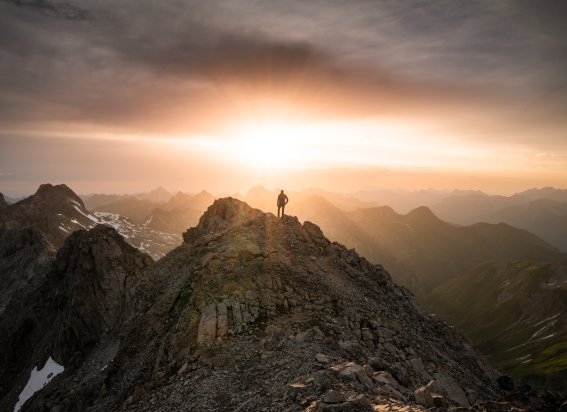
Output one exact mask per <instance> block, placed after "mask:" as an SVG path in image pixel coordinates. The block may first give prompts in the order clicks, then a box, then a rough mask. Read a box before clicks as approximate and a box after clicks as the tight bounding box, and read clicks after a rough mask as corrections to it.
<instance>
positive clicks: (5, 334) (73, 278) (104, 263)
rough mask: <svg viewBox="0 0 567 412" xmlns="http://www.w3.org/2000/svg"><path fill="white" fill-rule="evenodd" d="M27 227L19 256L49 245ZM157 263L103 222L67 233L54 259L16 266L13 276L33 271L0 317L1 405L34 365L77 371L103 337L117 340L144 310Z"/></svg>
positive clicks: (10, 398) (11, 397)
mask: <svg viewBox="0 0 567 412" xmlns="http://www.w3.org/2000/svg"><path fill="white" fill-rule="evenodd" d="M21 232H22V233H21V235H20V237H24V240H26V241H27V244H26V245H27V249H25V250H23V251H22V252H21V254H23V255H25V256H28V257H31V256H33V255H34V253H35V251H34V250H29V249H30V248H36V249H38V248H39V249H40V251H43V249H45V246H44V242H43V239H42V237H41V235H40V234H39V233H38V232H33V231H31V230H30V229H24V230H21ZM1 239H2V238H1V237H0V240H1ZM10 239H11V240H12V242H14V239H16V237H15V236H11V237H10ZM42 242H43V243H42ZM20 243H23V242H20ZM2 244H3V243H0V245H2ZM4 244H5V243H4ZM7 249H8V248H6V247H5V248H3V251H6V250H7ZM38 256H43V255H41V254H39V255H38ZM47 258H48V257H42V258H41V259H47ZM0 262H5V259H4V258H3V259H0ZM152 266H153V261H152V259H151V258H150V257H149V256H147V255H145V254H143V253H141V252H139V251H137V250H136V249H134V248H133V247H132V246H130V245H128V244H127V243H126V242H125V241H124V239H123V238H122V237H121V236H120V235H119V234H118V233H117V232H116V230H114V229H112V228H110V227H107V226H103V225H99V226H96V227H95V228H94V229H92V230H90V231H84V230H80V231H77V232H75V233H73V234H72V235H71V236H69V238H68V239H67V240H66V241H65V243H64V244H63V246H62V248H61V249H60V250H59V252H58V253H57V256H56V258H55V259H54V260H53V259H52V260H49V261H47V262H39V261H38V259H36V260H34V261H33V262H32V263H31V264H28V265H27V266H25V268H26V270H22V266H17V267H15V269H14V271H13V273H14V275H15V276H20V277H23V276H27V273H31V275H29V276H32V277H31V280H29V281H28V280H27V278H24V279H21V278H20V279H18V280H17V281H19V282H20V283H25V282H27V286H21V287H20V288H19V289H18V290H17V295H18V296H14V295H16V293H14V294H12V296H10V297H11V299H10V300H8V303H7V305H6V308H5V310H4V311H3V312H2V314H1V316H0V353H1V354H2V355H1V356H0V369H1V370H2V377H1V380H0V399H2V400H1V401H0V409H1V410H5V409H6V405H11V406H13V404H14V403H15V400H17V397H18V394H19V392H20V391H21V390H22V388H23V386H24V385H25V383H26V381H27V379H28V378H29V373H30V371H31V370H32V369H33V367H34V365H38V364H43V362H45V360H46V359H47V358H48V357H52V358H54V359H55V360H56V361H57V362H58V363H60V364H62V365H64V366H65V368H66V369H67V370H68V371H69V373H72V372H73V371H74V370H75V369H77V368H78V367H79V366H80V365H81V363H82V361H83V360H84V359H85V357H86V356H87V355H88V354H89V353H90V352H91V351H92V350H93V348H95V347H96V346H97V344H98V343H99V342H100V341H101V339H103V338H104V339H106V340H107V342H111V341H113V340H114V341H115V342H114V346H116V345H117V342H118V341H117V339H118V336H117V334H118V331H119V330H120V328H121V327H122V326H123V325H125V324H126V322H127V321H128V320H129V319H130V318H132V317H133V316H134V315H135V314H136V313H138V312H140V311H141V310H142V305H143V303H144V302H145V300H144V299H145V298H144V294H143V292H141V290H142V289H144V286H146V285H147V284H148V283H149V277H148V276H147V274H148V271H149V270H150V269H151V267H152ZM40 269H41V271H40ZM36 272H39V273H36ZM10 273H11V272H10ZM29 276H28V278H29ZM34 276H35V277H34ZM36 278H37V279H36ZM107 346H108V343H107ZM111 346H112V345H111Z"/></svg>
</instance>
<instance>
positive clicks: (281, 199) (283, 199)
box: [278, 190, 289, 217]
mask: <svg viewBox="0 0 567 412" xmlns="http://www.w3.org/2000/svg"><path fill="white" fill-rule="evenodd" d="M287 202H289V199H288V197H287V196H286V194H285V193H284V192H283V190H282V191H281V192H280V194H279V195H278V217H280V209H281V211H282V217H283V215H284V213H285V205H287Z"/></svg>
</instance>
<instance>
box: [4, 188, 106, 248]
mask: <svg viewBox="0 0 567 412" xmlns="http://www.w3.org/2000/svg"><path fill="white" fill-rule="evenodd" d="M93 223H96V219H94V218H93V217H91V216H89V213H88V212H87V210H86V209H85V206H84V204H83V201H82V200H81V198H80V197H79V196H77V195H76V194H75V193H74V192H73V191H72V190H71V189H70V188H69V187H67V186H66V185H56V186H53V185H51V184H43V185H41V186H40V187H39V189H38V190H37V192H36V193H35V194H34V195H32V196H29V197H27V198H25V199H23V200H20V201H19V202H17V203H15V204H13V205H9V206H8V207H6V208H4V209H2V212H1V213H0V229H4V230H6V229H14V228H22V227H28V228H33V229H35V230H38V231H39V232H41V233H42V234H43V236H44V238H45V240H46V241H48V242H49V243H51V244H52V245H53V246H54V247H55V248H59V247H61V245H62V244H63V242H64V241H65V239H66V238H67V236H68V235H69V234H70V233H72V232H73V231H75V230H77V229H81V228H83V229H86V228H89V227H91V226H92V225H93Z"/></svg>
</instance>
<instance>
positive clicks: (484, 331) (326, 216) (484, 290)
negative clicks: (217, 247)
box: [0, 185, 567, 398]
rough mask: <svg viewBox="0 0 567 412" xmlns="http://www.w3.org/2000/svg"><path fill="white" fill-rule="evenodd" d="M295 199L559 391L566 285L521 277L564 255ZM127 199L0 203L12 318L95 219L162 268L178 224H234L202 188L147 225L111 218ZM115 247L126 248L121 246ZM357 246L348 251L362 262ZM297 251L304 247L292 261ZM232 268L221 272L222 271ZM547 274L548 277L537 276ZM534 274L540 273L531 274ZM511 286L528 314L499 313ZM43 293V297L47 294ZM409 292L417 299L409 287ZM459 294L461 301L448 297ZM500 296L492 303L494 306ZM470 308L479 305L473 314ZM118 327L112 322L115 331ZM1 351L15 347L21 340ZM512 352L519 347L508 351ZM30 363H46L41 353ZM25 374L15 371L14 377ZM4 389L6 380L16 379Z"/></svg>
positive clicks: (497, 360)
mask: <svg viewBox="0 0 567 412" xmlns="http://www.w3.org/2000/svg"><path fill="white" fill-rule="evenodd" d="M289 194H290V198H291V200H292V201H291V202H290V204H289V205H288V206H289V207H288V209H287V210H286V212H288V213H289V214H297V215H298V216H299V217H300V218H301V220H305V221H308V220H310V221H314V222H317V224H318V225H320V227H321V228H322V229H323V231H324V232H325V233H326V234H327V236H329V238H331V239H332V240H336V241H340V242H341V243H343V244H344V245H346V246H347V247H349V248H353V249H356V251H357V252H358V253H360V254H361V255H362V256H365V257H366V258H367V259H368V260H369V261H370V262H373V263H377V264H380V265H383V267H385V268H386V269H387V270H388V271H389V272H390V273H391V274H392V278H393V280H394V281H395V282H397V283H402V284H404V285H406V286H407V287H409V288H410V290H411V291H412V292H413V293H415V294H416V295H417V297H418V299H419V301H420V303H423V304H424V305H425V306H426V307H427V309H428V310H429V311H431V312H433V313H435V314H436V315H437V316H439V317H440V318H442V319H445V320H447V321H449V322H450V323H452V324H455V325H457V326H458V327H459V329H461V330H462V331H463V332H464V333H465V334H466V335H467V336H468V338H469V339H471V341H472V342H474V343H475V345H477V346H478V348H479V349H480V351H481V352H482V353H484V354H486V355H487V356H488V358H489V360H490V361H491V362H492V363H493V364H494V365H496V366H497V367H498V368H499V369H500V370H502V371H505V372H506V373H510V374H511V375H513V376H515V377H516V378H521V379H524V380H525V381H530V382H536V383H539V384H543V385H546V386H548V387H556V388H557V387H558V385H557V382H562V381H561V380H560V379H564V373H565V370H566V369H567V368H566V367H565V364H564V356H565V347H564V345H563V343H562V342H564V340H565V336H564V332H562V328H563V329H564V323H563V322H562V321H561V319H562V318H561V315H560V314H561V313H564V309H565V307H564V306H565V305H564V302H565V298H564V296H563V295H562V294H561V293H564V286H561V285H563V284H562V283H561V281H559V283H557V284H558V285H560V286H559V287H558V288H557V290H555V289H553V288H551V289H550V287H549V283H550V282H548V281H547V279H548V277H549V276H548V277H546V276H539V277H538V276H536V274H537V273H539V272H540V271H539V269H538V270H523V269H517V270H515V269H514V268H516V267H517V268H524V267H532V266H533V267H537V268H547V267H552V268H561V267H563V266H561V264H560V263H558V262H561V261H562V260H561V259H562V256H561V254H560V253H559V252H558V250H557V249H555V248H553V247H552V246H551V245H549V244H547V243H546V242H545V241H543V240H541V239H539V238H538V237H537V236H535V235H533V234H531V233H528V232H526V231H525V230H520V229H517V228H514V227H511V226H509V225H506V224H487V223H479V224H474V225H470V226H459V225H455V224H451V223H447V222H444V221H443V220H441V219H439V218H438V217H436V216H435V214H434V213H433V212H432V211H431V210H430V209H429V208H427V207H418V208H416V209H414V210H412V211H410V212H409V213H407V214H405V215H404V214H398V213H396V212H395V211H394V210H393V209H392V208H390V207H385V206H381V207H379V206H372V205H373V203H367V202H362V201H359V200H354V201H351V198H350V197H348V196H344V195H336V194H329V192H324V191H319V190H308V191H303V192H298V193H293V192H292V193H289ZM536 195H537V193H536ZM466 196H467V195H463V196H462V197H464V198H466ZM239 197H240V198H241V199H242V200H245V201H246V202H248V203H250V204H251V205H254V206H258V207H260V208H265V210H267V211H273V209H274V207H273V203H274V199H275V192H271V191H268V190H266V189H263V188H261V187H256V188H254V189H253V190H251V191H250V192H249V193H247V194H246V195H244V196H239ZM127 200H128V198H126V197H124V198H121V199H119V200H118V201H114V200H113V201H110V202H109V203H107V204H106V205H102V206H99V207H98V209H101V210H98V211H95V212H92V213H91V212H89V211H88V210H87V209H86V208H85V206H84V204H83V203H82V201H81V199H80V198H79V197H78V196H77V195H76V194H75V193H74V192H73V191H72V190H71V189H69V188H68V187H67V186H65V185H58V186H52V185H42V186H40V188H39V189H38V191H37V192H36V194H34V195H32V196H30V197H29V198H26V199H24V200H22V201H20V202H17V203H15V204H12V205H4V206H3V207H2V206H0V207H1V209H0V210H1V211H0V235H1V236H0V242H1V243H0V252H1V253H2V255H1V256H4V257H6V258H1V259H0V270H1V271H2V284H3V288H2V294H0V299H1V302H2V303H3V305H2V310H3V311H5V310H6V308H7V307H12V308H16V307H21V306H10V305H15V303H13V299H12V298H13V297H18V298H17V299H16V302H19V300H18V299H20V297H21V295H25V296H27V295H28V294H29V293H30V292H29V290H28V289H29V288H31V289H34V288H36V287H40V285H42V284H43V285H45V284H46V283H45V282H47V280H46V279H51V280H50V281H49V282H48V283H53V282H52V280H53V278H52V277H50V276H51V275H50V273H51V272H50V269H49V268H50V267H51V266H50V264H48V262H51V261H53V260H54V256H55V253H57V251H59V252H61V250H62V247H63V245H64V243H65V242H66V241H67V240H66V239H67V238H68V237H69V235H70V234H71V233H75V232H77V233H83V231H84V230H90V231H89V232H87V233H91V232H92V230H93V228H95V226H96V225H97V224H100V223H102V224H106V225H109V226H112V227H114V228H116V230H117V231H118V232H119V233H120V234H121V235H122V236H123V237H124V240H125V241H126V242H128V243H130V244H131V245H133V246H135V247H136V248H138V249H139V250H140V251H141V252H148V253H149V254H150V255H151V256H152V257H153V258H154V259H155V260H158V259H159V261H158V263H159V262H161V259H165V257H164V256H165V255H167V256H170V254H171V253H174V252H170V251H171V250H172V249H175V248H176V247H177V246H178V245H179V244H180V243H181V236H180V235H179V234H180V233H181V232H182V231H183V230H184V229H182V230H180V228H187V227H189V226H195V225H196V227H197V229H198V230H196V231H195V230H193V232H191V231H190V232H191V233H193V234H190V233H185V235H184V236H185V238H186V243H191V242H193V240H194V239H193V238H195V237H201V236H205V237H210V236H213V238H214V236H216V235H214V233H216V231H218V230H220V229H219V228H217V227H216V225H217V224H220V225H221V226H223V227H224V225H226V224H228V223H226V221H227V220H228V221H230V222H231V223H230V224H229V225H234V224H235V223H234V220H235V217H234V216H232V217H231V216H229V217H227V216H225V214H226V213H227V212H222V211H217V212H215V213H213V214H212V215H209V217H206V216H207V215H206V214H205V215H204V216H202V213H203V212H202V211H204V210H205V209H206V208H207V205H210V204H211V203H212V202H213V196H212V195H210V194H208V193H207V192H202V193H199V194H197V195H189V194H184V193H181V192H179V193H177V194H176V195H174V196H172V197H171V198H169V200H167V201H166V202H162V203H157V202H156V203H154V204H155V205H157V206H156V208H155V209H153V210H151V211H150V215H149V216H145V217H144V218H142V219H141V220H143V222H142V223H140V220H138V222H135V221H134V219H133V218H128V217H125V216H122V215H120V214H117V213H113V212H110V211H108V210H112V209H111V208H112V207H115V205H116V203H118V204H121V205H130V207H131V208H132V209H133V210H129V208H128V207H125V210H124V213H135V212H136V211H135V208H136V205H138V204H140V202H143V203H144V204H146V203H147V202H152V201H148V200H140V199H134V198H130V200H132V201H131V202H127ZM535 201H536V202H537V200H535ZM231 202H237V201H236V200H231ZM333 202H335V203H336V204H335V203H333ZM231 204H232V203H231ZM235 204H236V205H238V206H234V205H233V206H234V207H233V208H228V209H230V210H232V209H235V210H237V211H245V213H244V216H245V217H246V216H248V215H249V214H252V215H254V214H255V213H261V212H259V211H255V212H250V210H251V209H249V208H247V206H246V207H244V206H242V205H240V203H235ZM338 205H341V207H338ZM105 206H107V207H108V209H107V211H103V209H104V207H105ZM227 207H228V206H227ZM221 209H222V208H221ZM239 213H240V212H239ZM199 216H202V217H201V221H203V220H204V221H203V222H201V221H200V220H199ZM219 216H220V217H219ZM256 216H260V215H256ZM265 216H266V219H267V218H268V217H270V216H272V217H273V215H271V214H267V215H265ZM146 218H147V219H146ZM270 219H271V217H270ZM286 219H288V218H287V217H286ZM289 219H291V218H289ZM276 221H277V220H276ZM214 222H217V223H214ZM222 222H225V223H222ZM221 223H222V224H221ZM305 224H306V225H307V227H310V226H309V225H308V224H307V223H305ZM199 228H200V229H199ZM158 229H163V231H161V230H158ZM221 229H222V228H221ZM224 229H226V228H224ZM224 229H223V230H224ZM202 230H204V231H205V232H202ZM98 233H99V234H101V233H104V236H100V238H106V239H114V240H113V242H114V241H116V242H117V240H116V239H117V238H116V237H115V236H114V235H112V234H110V233H107V232H98ZM195 233H197V235H195ZM73 236H75V235H73ZM85 236H86V235H85ZM93 236H94V235H93ZM118 237H119V238H120V239H122V238H121V237H120V236H118ZM77 238H78V239H80V237H77ZM97 239H98V237H97ZM270 239H271V238H270ZM270 241H272V240H270ZM239 242H240V241H239ZM246 242H247V241H244V243H246ZM236 243H238V242H236ZM225 246H226V247H227V248H228V249H226V252H222V253H230V250H231V248H232V247H233V246H230V244H227V245H225ZM339 246H340V245H339ZM262 247H263V246H262ZM120 249H121V250H123V248H122V247H120ZM353 249H351V250H350V251H348V252H349V253H351V254H355V255H356V252H355V251H354V250H353ZM175 250H178V249H175ZM301 252H302V251H301V250H299V251H298V252H297V253H301ZM121 253H124V252H121ZM288 257H289V256H288ZM204 259H205V260H206V259H208V258H204ZM238 259H240V260H242V259H243V261H246V259H247V258H246V257H245V256H240V255H239V257H238ZM315 259H316V260H317V259H318V258H317V257H315ZM240 260H239V261H240ZM518 262H519V263H518ZM236 263H238V262H236ZM164 264H165V263H164ZM530 265H532V266H530ZM150 266H152V263H151V262H148V264H147V267H148V268H149V267H150ZM158 266H159V265H158ZM90 267H92V266H90ZM502 268H505V270H504V269H502ZM232 269H233V268H231V267H225V269H222V270H232ZM175 270H181V269H180V267H178V269H175V268H174V267H173V266H172V267H171V271H172V272H174V271H175ZM553 270H554V271H555V272H556V273H559V275H553V276H555V277H557V276H559V277H560V276H561V275H560V274H561V273H564V272H561V270H559V269H553ZM544 272H545V271H543V269H542V273H544ZM555 272H554V273H555ZM545 273H547V272H545ZM530 274H532V275H533V276H532V277H530ZM164 276H165V275H164ZM553 276H552V277H553ZM504 278H506V279H512V280H515V281H516V283H513V285H514V286H513V287H510V288H509V289H510V291H511V292H509V293H508V294H507V295H506V296H507V299H508V301H510V302H513V304H512V303H510V305H511V306H512V307H514V308H517V307H520V308H522V309H521V310H519V309H517V310H515V311H514V310H512V311H510V310H509V305H508V304H504V305H500V302H501V300H502V297H501V292H502V291H501V289H502V285H503V284H505V280H503V279H504ZM462 279H465V280H462ZM155 282H157V281H156V280H155V276H153V275H152V276H151V277H150V278H149V280H147V281H144V285H145V286H144V288H145V289H147V290H146V291H144V292H135V293H143V294H146V293H150V294H151V292H149V290H150V289H151V287H152V286H151V285H153V284H155ZM148 285H150V286H148ZM43 290H44V292H42V293H47V292H45V289H43ZM401 290H405V289H403V288H402V289H401ZM468 290H474V291H475V293H476V294H475V293H468V294H467V291H468ZM132 293H134V292H132ZM403 293H410V292H409V291H407V290H405V292H403ZM30 296H35V295H33V294H32V295H30ZM64 296H71V295H69V294H68V295H64ZM455 296H462V298H459V299H453V298H454V297H455ZM487 296H491V298H487ZM494 296H497V297H496V298H492V297H494ZM530 296H532V297H531V298H530ZM553 296H556V297H553ZM548 298H549V299H548ZM34 299H35V298H34ZM137 299H138V298H137ZM530 299H531V300H530ZM142 300H143V299H142ZM542 301H545V302H547V305H545V310H544V309H543V306H542V307H540V308H539V309H541V310H536V309H538V302H542ZM475 302H483V305H480V306H478V305H477V306H474V303H475ZM526 302H528V303H529V304H528V303H526ZM20 305H21V302H20ZM288 305H289V302H288ZM530 305H532V306H530ZM540 306H541V305H540ZM471 307H475V308H476V309H475V310H470V308H471ZM477 309H478V310H477ZM42 310H44V309H42ZM46 310H47V309H46ZM50 310H51V309H49V310H47V311H48V312H49V311H50ZM73 310H74V309H73ZM36 312H37V311H36ZM40 312H41V311H40ZM134 312H135V311H134ZM134 312H132V313H134ZM1 313H2V312H0V319H1V317H2V315H1ZM128 313H130V312H128ZM558 314H559V315H558ZM469 315H470V316H469ZM556 315H557V316H556ZM4 316H6V313H5V314H4ZM26 316H27V315H26ZM46 316H47V315H46ZM50 316H51V315H50ZM128 316H130V315H128ZM132 316H133V315H132ZM232 316H234V315H232ZM554 316H555V317H554ZM558 318H559V319H558ZM50 319H51V318H50ZM53 319H55V318H53ZM57 319H59V318H57ZM103 319H105V318H104V317H103ZM22 322H23V320H22ZM105 322H106V321H105ZM121 322H122V321H121ZM506 322H508V323H506ZM47 323H49V322H47ZM550 323H552V325H551V326H549V331H550V333H547V334H546V335H545V336H544V337H545V338H546V339H544V340H543V341H541V340H539V339H535V338H533V339H531V338H530V337H531V336H532V335H534V334H536V332H538V330H537V329H534V328H537V327H538V325H542V327H543V326H546V325H548V324H550ZM493 324H494V325H496V326H495V327H493V328H491V327H489V326H487V325H493ZM120 325H122V323H120ZM479 325H480V326H479ZM20 327H23V326H21V325H20ZM121 327H122V326H120V327H118V326H117V328H118V329H120V328H121ZM501 328H506V330H507V331H508V332H507V333H505V334H501V333H500V329H501ZM24 329H25V328H24ZM99 329H100V328H99ZM9 330H10V331H11V332H7V336H8V335H10V333H13V329H9ZM100 330H102V329H100ZM18 333H19V332H18ZM96 333H98V332H95V335H96ZM104 333H106V332H104ZM104 333H103V334H104ZM41 334H44V332H41ZM528 335H529V336H528ZM537 336H538V335H536V338H537ZM522 339H523V340H522ZM526 342H527V343H526ZM4 344H5V345H6V347H9V346H11V345H13V344H14V341H13V340H11V341H9V343H6V342H5V343H4ZM42 345H43V344H42ZM24 346H25V345H24ZM40 346H41V345H40ZM516 346H519V347H518V348H516ZM512 348H513V350H510V349H512ZM34 353H35V352H34ZM44 355H45V354H44ZM30 356H32V355H30ZM33 356H35V359H39V357H38V356H39V355H33ZM33 356H32V357H33ZM42 356H43V355H42ZM45 356H47V355H45ZM45 356H44V357H43V358H41V362H44V361H45V359H48V360H49V359H51V357H49V358H46V357H45ZM50 356H51V355H50ZM58 356H59V355H57V356H56V357H58ZM12 357H14V359H19V355H17V356H15V355H10V357H9V358H10V359H11V358H12ZM26 359H27V358H26ZM30 359H31V358H30ZM58 359H61V358H60V357H59V358H58ZM38 362H40V361H38ZM41 362H40V363H41ZM18 365H20V364H18ZM18 367H19V366H16V367H13V366H12V367H11V368H12V369H14V370H16V369H18ZM8 381H10V382H11V379H8ZM560 386H561V384H559V387H560ZM406 398H407V397H406ZM409 398H411V396H410V397H409Z"/></svg>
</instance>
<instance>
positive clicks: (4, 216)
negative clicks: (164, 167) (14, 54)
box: [0, 184, 181, 260]
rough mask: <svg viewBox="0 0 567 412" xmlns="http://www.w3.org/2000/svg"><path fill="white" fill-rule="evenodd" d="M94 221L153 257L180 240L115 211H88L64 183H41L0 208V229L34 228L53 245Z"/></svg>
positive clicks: (90, 226)
mask: <svg viewBox="0 0 567 412" xmlns="http://www.w3.org/2000/svg"><path fill="white" fill-rule="evenodd" d="M157 193H158V194H159V193H161V191H160V190H157ZM137 201H138V202H142V201H140V200H137ZM145 202H148V201H145ZM97 224H104V225H107V226H112V227H114V228H115V229H116V230H117V231H118V232H119V233H120V234H121V235H122V236H124V238H126V240H127V242H128V243H130V244H131V245H132V246H134V247H136V248H138V249H140V250H141V251H143V252H145V253H148V254H149V255H150V256H151V257H152V258H153V259H156V260H157V259H159V258H161V257H162V256H164V255H165V254H166V253H167V252H169V251H170V250H171V249H173V248H174V247H176V246H177V245H179V243H180V242H181V236H180V234H172V233H164V232H161V231H159V230H155V229H153V228H151V227H149V226H148V225H147V224H137V223H135V222H132V221H131V220H129V219H127V218H125V217H124V216H120V215H118V214H116V213H110V212H102V211H99V212H94V213H90V212H89V211H88V210H87V209H86V208H85V206H84V204H83V201H82V200H81V199H80V198H79V196H78V195H76V194H75V193H74V192H73V191H72V190H71V189H70V188H69V187H67V186H65V185H57V186H53V185H51V184H43V185H41V186H40V187H39V189H38V190H37V192H36V193H35V194H33V195H31V196H29V197H27V198H25V199H23V200H21V201H19V202H17V203H15V204H13V205H8V206H7V207H5V208H0V230H6V229H14V228H31V229H34V230H37V231H39V232H41V234H42V235H43V237H44V239H45V240H46V241H47V242H48V243H50V244H51V245H52V247H53V248H55V249H58V248H60V247H61V245H63V242H64V241H65V239H66V238H67V237H68V236H69V235H70V234H71V233H73V232H75V231H77V230H81V229H85V230H88V229H92V228H93V227H95V226H96V225H97ZM179 232H181V229H180V230H179Z"/></svg>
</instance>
